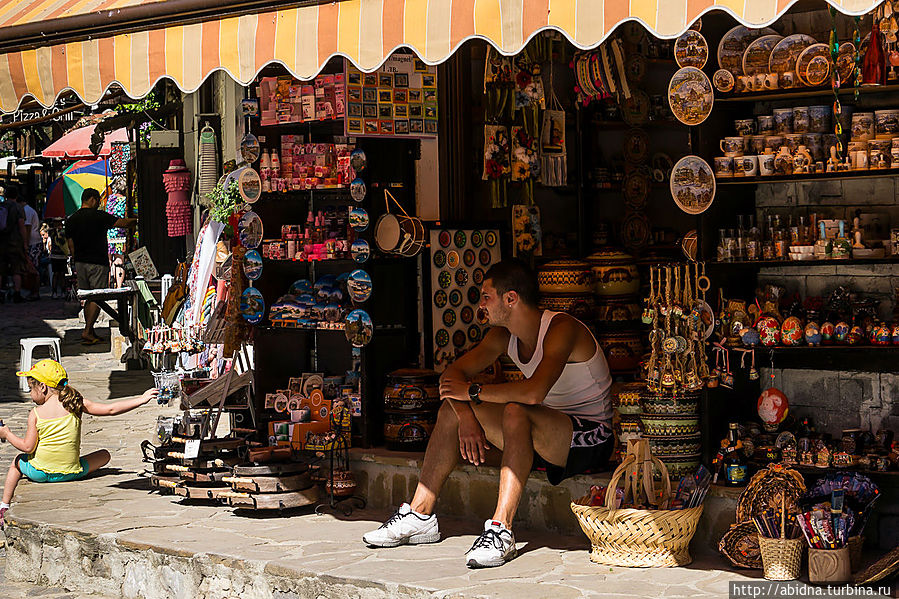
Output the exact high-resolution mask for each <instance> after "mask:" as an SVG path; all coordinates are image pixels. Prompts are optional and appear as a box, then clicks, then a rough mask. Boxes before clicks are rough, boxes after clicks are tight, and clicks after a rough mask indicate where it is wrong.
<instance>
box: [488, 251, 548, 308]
mask: <svg viewBox="0 0 899 599" xmlns="http://www.w3.org/2000/svg"><path fill="white" fill-rule="evenodd" d="M487 279H490V280H491V281H492V282H493V287H494V288H496V292H497V293H498V294H499V295H500V296H502V295H504V294H505V293H506V292H508V291H514V292H516V293H517V294H518V297H519V298H521V301H523V302H524V303H526V304H527V305H529V306H531V307H534V308H536V307H537V303H538V301H539V292H538V291H537V276H536V275H535V274H534V271H533V270H531V268H530V267H529V266H528V265H527V264H525V263H524V262H522V261H521V260H516V259H514V258H506V259H505V260H501V261H499V262H497V263H496V264H494V265H493V266H491V267H490V268H488V269H487V272H486V273H484V280H487Z"/></svg>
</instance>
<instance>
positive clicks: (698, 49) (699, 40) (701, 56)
mask: <svg viewBox="0 0 899 599" xmlns="http://www.w3.org/2000/svg"><path fill="white" fill-rule="evenodd" d="M708 59H709V44H708V42H706V41H705V37H704V36H703V35H702V34H701V33H699V31H695V30H693V29H688V30H687V31H685V32H684V33H683V35H681V36H680V37H679V38H677V40H675V42H674V60H675V62H677V66H679V67H696V68H697V69H701V68H702V67H704V66H705V63H706V61H707V60H708Z"/></svg>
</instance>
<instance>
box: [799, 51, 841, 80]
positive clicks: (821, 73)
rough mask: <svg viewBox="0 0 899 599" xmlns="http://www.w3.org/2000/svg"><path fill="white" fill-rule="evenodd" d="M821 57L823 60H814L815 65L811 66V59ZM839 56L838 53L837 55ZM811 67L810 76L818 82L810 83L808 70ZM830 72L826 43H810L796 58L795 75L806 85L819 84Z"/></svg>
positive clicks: (828, 52)
mask: <svg viewBox="0 0 899 599" xmlns="http://www.w3.org/2000/svg"><path fill="white" fill-rule="evenodd" d="M819 56H820V57H821V58H823V59H824V60H823V61H815V62H816V65H815V66H814V67H812V61H814V60H815V58H816V57H819ZM838 57H839V55H838ZM809 67H812V77H813V79H814V80H815V81H817V82H818V83H812V82H811V81H809V79H808V74H809V73H808V70H809ZM829 74H830V49H829V48H828V47H827V44H812V45H811V46H809V47H808V48H806V49H805V50H803V51H802V53H801V54H800V55H799V58H797V59H796V76H798V77H799V80H800V81H802V82H803V83H804V84H806V85H820V84H821V83H823V82H824V81H826V80H827V76H828V75H829Z"/></svg>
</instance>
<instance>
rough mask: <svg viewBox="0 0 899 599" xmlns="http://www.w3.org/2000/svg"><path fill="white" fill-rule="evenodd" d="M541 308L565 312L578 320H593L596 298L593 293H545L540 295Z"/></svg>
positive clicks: (539, 304)
mask: <svg viewBox="0 0 899 599" xmlns="http://www.w3.org/2000/svg"><path fill="white" fill-rule="evenodd" d="M538 306H539V307H540V309H541V310H550V311H552V312H565V313H566V314H570V315H572V316H574V317H575V318H577V319H578V320H593V318H594V316H595V315H596V300H595V299H594V297H593V294H592V293H553V294H549V293H545V294H542V295H541V296H540V301H539V302H538Z"/></svg>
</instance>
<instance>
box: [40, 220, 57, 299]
mask: <svg viewBox="0 0 899 599" xmlns="http://www.w3.org/2000/svg"><path fill="white" fill-rule="evenodd" d="M40 236H41V255H40V258H38V266H37V271H38V273H39V274H40V276H41V285H43V284H44V282H46V283H47V285H53V280H52V278H51V275H50V251H51V250H52V249H53V243H52V242H51V241H50V225H49V223H41V231H40Z"/></svg>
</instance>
